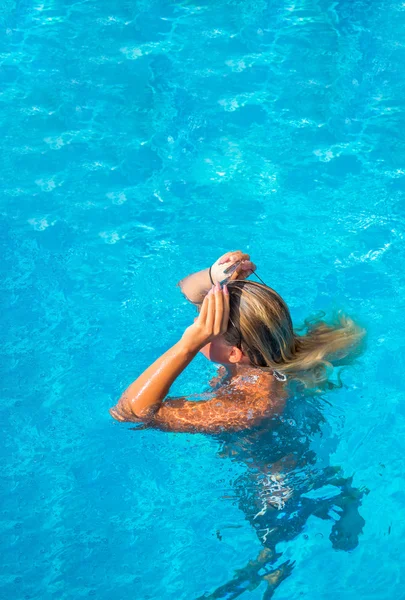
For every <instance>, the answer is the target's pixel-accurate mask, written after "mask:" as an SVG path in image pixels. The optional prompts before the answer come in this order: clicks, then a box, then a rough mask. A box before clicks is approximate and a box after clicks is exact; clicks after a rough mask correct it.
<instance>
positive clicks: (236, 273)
mask: <svg viewBox="0 0 405 600" xmlns="http://www.w3.org/2000/svg"><path fill="white" fill-rule="evenodd" d="M253 271H256V265H255V264H254V263H252V262H251V260H250V256H249V254H244V253H243V252H241V251H240V250H235V251H234V252H227V253H226V254H223V255H222V256H221V257H220V258H218V260H217V261H215V263H214V264H213V265H212V267H211V277H212V280H213V282H214V283H226V282H228V281H233V280H234V279H246V277H249V275H251V274H252V273H253Z"/></svg>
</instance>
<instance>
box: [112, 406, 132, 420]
mask: <svg viewBox="0 0 405 600" xmlns="http://www.w3.org/2000/svg"><path fill="white" fill-rule="evenodd" d="M108 412H109V413H110V415H111V416H112V418H113V419H115V420H116V421H130V419H128V417H127V416H126V415H124V414H122V412H121V411H120V410H119V408H118V406H113V407H112V408H110V410H109V411H108Z"/></svg>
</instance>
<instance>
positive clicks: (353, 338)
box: [224, 280, 365, 390]
mask: <svg viewBox="0 0 405 600" xmlns="http://www.w3.org/2000/svg"><path fill="white" fill-rule="evenodd" d="M228 289H229V294H230V319H229V327H228V330H227V331H226V333H225V334H224V338H225V340H226V342H227V343H229V344H231V345H233V346H238V347H239V348H241V350H242V351H243V352H244V354H246V356H248V357H249V359H250V362H251V363H252V365H254V366H256V367H259V368H261V369H269V370H276V371H279V372H281V373H282V374H285V375H287V376H288V379H289V380H298V381H299V382H301V383H302V384H303V385H304V387H305V388H309V389H319V390H322V389H324V388H325V387H334V385H333V384H331V382H330V381H329V377H330V375H331V372H332V370H333V366H336V365H342V364H347V362H348V361H350V359H353V357H354V355H355V354H357V353H358V352H359V349H360V345H361V341H362V339H363V337H364V333H365V332H364V330H363V329H362V328H360V327H359V326H357V325H356V324H355V323H354V322H353V321H352V319H350V318H349V317H346V316H344V315H339V316H338V317H337V318H336V319H335V322H334V323H331V324H328V323H326V322H325V321H322V320H316V319H312V320H307V321H306V322H305V324H304V326H303V327H302V328H301V329H298V330H295V331H294V328H293V324H292V320H291V316H290V311H289V310H288V307H287V305H286V303H285V302H284V300H283V299H282V298H281V296H279V294H277V292H275V291H274V290H273V289H271V288H269V287H267V286H266V285H262V284H261V283H257V282H255V281H239V280H236V281H231V282H229V284H228ZM297 331H300V332H302V333H300V334H299V333H297Z"/></svg>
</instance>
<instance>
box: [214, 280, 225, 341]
mask: <svg viewBox="0 0 405 600" xmlns="http://www.w3.org/2000/svg"><path fill="white" fill-rule="evenodd" d="M223 312H224V299H223V293H222V290H221V286H220V285H219V284H217V285H216V286H215V318H214V334H215V335H218V334H219V333H221V329H222V315H223Z"/></svg>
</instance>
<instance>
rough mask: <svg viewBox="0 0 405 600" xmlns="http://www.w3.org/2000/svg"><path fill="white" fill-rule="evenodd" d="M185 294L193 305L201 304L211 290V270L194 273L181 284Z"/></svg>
mask: <svg viewBox="0 0 405 600" xmlns="http://www.w3.org/2000/svg"><path fill="white" fill-rule="evenodd" d="M179 286H180V289H181V291H182V292H183V294H184V295H185V296H186V298H187V299H188V300H190V302H193V304H201V302H202V301H203V300H204V297H205V296H206V295H207V292H208V291H209V290H210V289H211V286H212V282H211V279H210V274H209V269H204V270H203V271H198V272H197V273H192V274H191V275H189V276H188V277H185V278H184V279H182V280H181V281H180V282H179Z"/></svg>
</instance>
